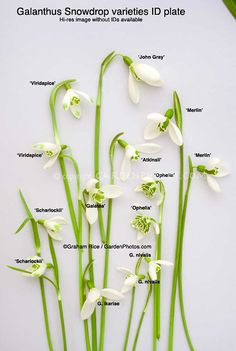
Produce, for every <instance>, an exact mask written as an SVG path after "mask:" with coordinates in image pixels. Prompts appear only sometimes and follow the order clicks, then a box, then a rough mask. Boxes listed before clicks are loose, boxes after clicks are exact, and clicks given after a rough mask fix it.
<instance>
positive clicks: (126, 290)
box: [121, 285, 133, 294]
mask: <svg viewBox="0 0 236 351" xmlns="http://www.w3.org/2000/svg"><path fill="white" fill-rule="evenodd" d="M132 288H133V286H131V285H123V286H122V289H121V293H122V294H125V293H127V292H128V291H130V290H131V289H132Z"/></svg>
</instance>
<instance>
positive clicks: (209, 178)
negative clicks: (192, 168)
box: [206, 174, 221, 193]
mask: <svg viewBox="0 0 236 351" xmlns="http://www.w3.org/2000/svg"><path fill="white" fill-rule="evenodd" d="M206 178H207V183H208V185H209V187H210V188H211V189H212V190H213V191H215V192H217V193H219V192H220V191H221V190H220V186H219V184H218V183H217V180H216V179H215V178H214V177H212V176H211V175H209V174H207V175H206Z"/></svg>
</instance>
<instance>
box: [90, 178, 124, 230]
mask: <svg viewBox="0 0 236 351" xmlns="http://www.w3.org/2000/svg"><path fill="white" fill-rule="evenodd" d="M98 183H99V182H98V180H97V179H90V180H89V181H88V182H87V184H86V192H87V193H88V195H89V203H87V204H86V217H87V220H88V222H89V223H90V224H93V223H95V222H96V220H97V218H98V211H97V208H98V207H100V206H101V207H102V203H103V202H104V201H105V200H106V199H115V198H117V197H119V196H121V194H122V189H121V187H120V186H118V185H112V184H107V185H104V186H101V187H98Z"/></svg>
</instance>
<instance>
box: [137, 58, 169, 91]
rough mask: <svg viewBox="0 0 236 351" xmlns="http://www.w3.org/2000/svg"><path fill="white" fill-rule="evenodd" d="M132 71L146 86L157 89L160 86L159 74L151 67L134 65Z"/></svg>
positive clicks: (141, 64) (139, 64)
mask: <svg viewBox="0 0 236 351" xmlns="http://www.w3.org/2000/svg"><path fill="white" fill-rule="evenodd" d="M133 69H134V71H135V73H136V74H137V76H138V78H139V79H141V80H142V81H143V82H145V83H146V84H149V85H152V86H156V87H159V86H161V85H162V82H161V79H160V74H159V72H158V71H157V70H156V69H155V68H154V67H152V66H150V65H146V64H143V63H134V64H133Z"/></svg>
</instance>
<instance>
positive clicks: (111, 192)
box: [100, 184, 123, 199]
mask: <svg viewBox="0 0 236 351" xmlns="http://www.w3.org/2000/svg"><path fill="white" fill-rule="evenodd" d="M100 189H101V191H103V192H104V195H105V197H106V198H107V199H115V198H116V197H119V196H121V194H122V193H123V191H122V188H121V187H120V186H119V185H112V184H108V185H104V186H102V187H101V188H100Z"/></svg>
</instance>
